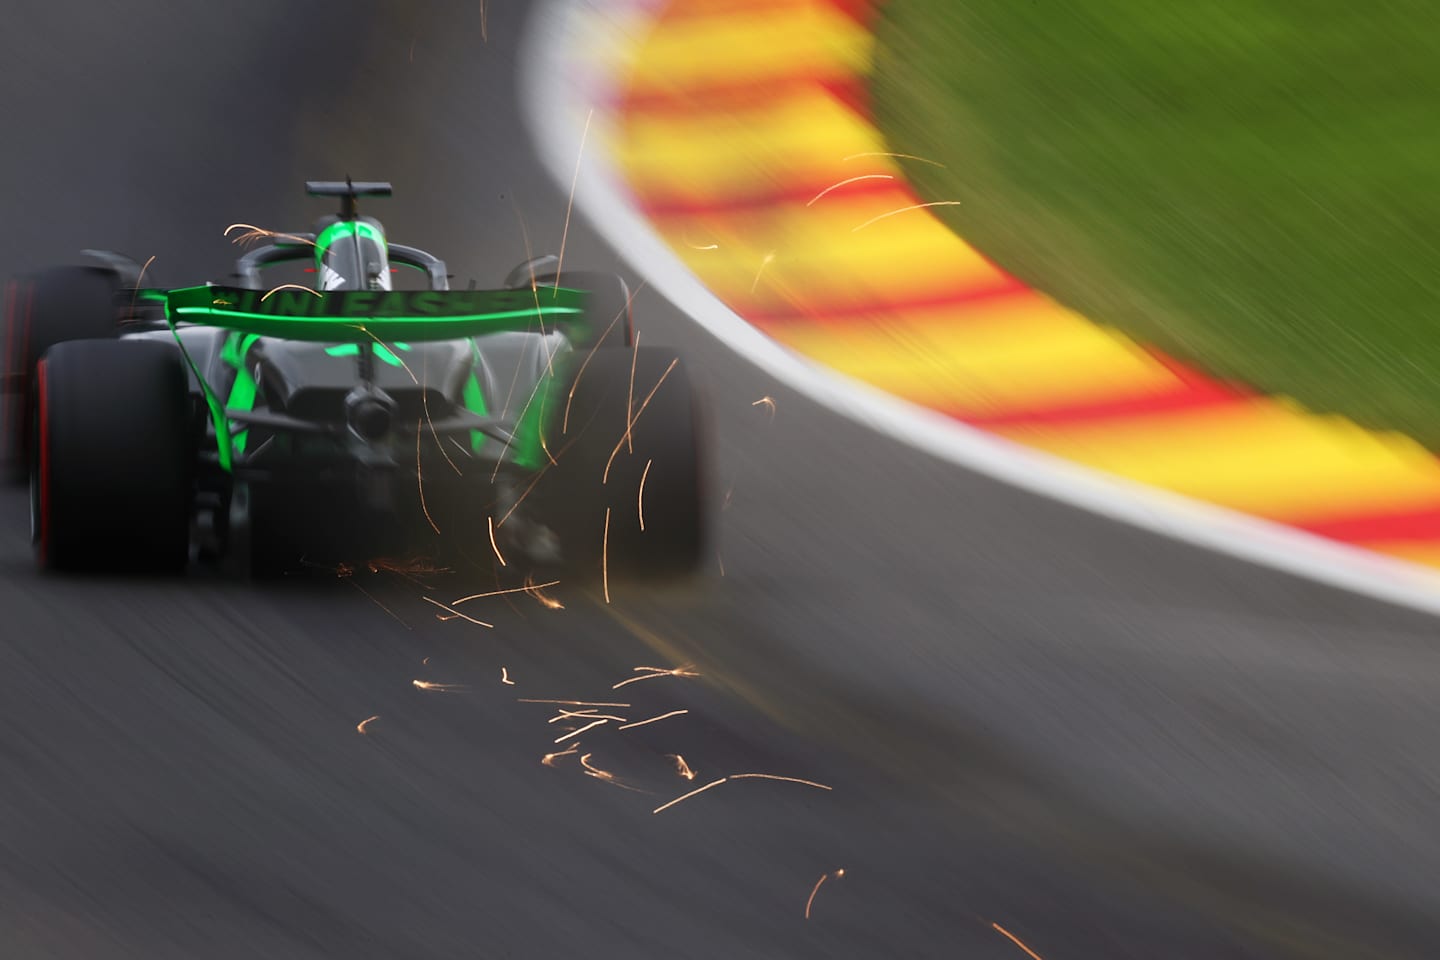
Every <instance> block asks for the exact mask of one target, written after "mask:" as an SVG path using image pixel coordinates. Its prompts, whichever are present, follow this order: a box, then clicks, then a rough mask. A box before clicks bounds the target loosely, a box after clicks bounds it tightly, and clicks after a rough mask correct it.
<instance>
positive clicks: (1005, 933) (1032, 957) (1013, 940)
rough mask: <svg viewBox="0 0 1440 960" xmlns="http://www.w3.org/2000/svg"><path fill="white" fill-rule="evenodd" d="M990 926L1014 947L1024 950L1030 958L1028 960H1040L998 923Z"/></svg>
mask: <svg viewBox="0 0 1440 960" xmlns="http://www.w3.org/2000/svg"><path fill="white" fill-rule="evenodd" d="M990 926H992V927H994V928H995V929H996V930H997V931H999V933H1000V934H1001V935H1002V936H1004V937H1006V938H1007V939H1008V940H1009V941H1010V942H1011V943H1013V944H1015V946H1017V947H1019V948H1020V949H1021V950H1024V951H1025V952H1026V953H1027V954H1028V955H1029V956H1030V960H1041V958H1040V954H1038V953H1036V952H1035V951H1034V950H1031V949H1030V948H1029V947H1027V946H1025V944H1024V943H1023V942H1022V941H1021V940H1020V938H1019V937H1017V936H1015V934H1013V933H1011V932H1010V931H1009V930H1006V929H1005V928H1004V927H1002V926H1000V924H998V923H993V922H992V923H991V924H990Z"/></svg>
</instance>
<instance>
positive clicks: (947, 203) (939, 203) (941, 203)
mask: <svg viewBox="0 0 1440 960" xmlns="http://www.w3.org/2000/svg"><path fill="white" fill-rule="evenodd" d="M958 206H960V201H959V200H931V201H930V202H929V203H912V204H910V206H908V207H901V208H899V209H898V210H891V211H889V212H888V213H882V214H880V215H879V216H878V217H871V218H870V219H869V220H866V221H865V222H864V223H862V224H860V226H858V227H851V228H850V232H851V233H855V232H857V231H859V230H864V229H865V228H866V227H868V226H870V224H872V223H878V222H879V221H881V220H884V219H885V218H886V217H893V216H895V214H897V213H905V212H906V211H908V210H924V209H926V208H927V207H958Z"/></svg>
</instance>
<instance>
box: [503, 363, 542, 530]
mask: <svg viewBox="0 0 1440 960" xmlns="http://www.w3.org/2000/svg"><path fill="white" fill-rule="evenodd" d="M546 360H547V362H548V360H549V354H548V353H547V354H546ZM515 373H516V376H517V377H518V376H519V373H520V368H519V366H518V365H517V366H516V368H515ZM549 382H550V381H549V378H546V377H540V378H538V379H537V380H536V381H535V388H534V389H533V390H531V391H530V396H529V397H527V398H526V400H525V405H524V406H523V407H521V408H520V414H519V415H518V416H517V417H516V418H515V422H516V423H523V422H524V421H525V414H526V413H527V412H529V410H530V404H532V403H534V402H535V398H536V397H538V396H540V395H541V391H542V390H543V389H544V388H545V387H546V385H547V384H548V383H549ZM510 386H511V388H512V389H513V388H514V386H515V381H514V380H511V381H510ZM505 409H506V410H507V411H508V410H509V409H510V398H509V397H508V396H507V397H506V398H505ZM539 419H540V420H541V421H542V422H543V421H544V419H545V401H544V400H541V401H540V418H539ZM514 440H515V434H514V433H509V434H507V435H506V437H505V445H504V446H503V447H501V448H500V456H499V457H498V458H496V460H495V469H494V470H492V471H490V479H491V481H492V482H493V481H494V479H495V478H496V477H498V476H499V475H500V467H501V466H502V465H503V464H504V462H505V454H506V453H508V452H509V451H510V444H511V443H512V442H513V441H514ZM526 493H529V490H528V488H527V490H526ZM522 499H523V498H522ZM517 505H518V501H517ZM511 509H512V510H513V509H514V507H512V508H511ZM509 515H510V514H508V513H507V514H506V516H507V517H508V516H509Z"/></svg>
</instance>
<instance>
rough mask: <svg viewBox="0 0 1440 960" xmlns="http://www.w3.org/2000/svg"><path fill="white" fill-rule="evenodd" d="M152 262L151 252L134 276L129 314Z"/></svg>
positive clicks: (132, 311)
mask: <svg viewBox="0 0 1440 960" xmlns="http://www.w3.org/2000/svg"><path fill="white" fill-rule="evenodd" d="M154 262H155V254H153V253H152V254H150V259H149V260H146V261H145V265H144V266H142V267H141V268H140V272H139V273H138V274H137V275H136V277H135V290H134V291H133V292H132V293H131V295H130V313H131V314H134V313H135V301H137V300H139V299H140V287H141V286H142V285H143V283H144V280H145V271H147V270H149V269H150V264H152V263H154ZM212 305H213V304H212ZM227 306H228V302H227Z"/></svg>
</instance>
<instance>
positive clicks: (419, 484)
mask: <svg viewBox="0 0 1440 960" xmlns="http://www.w3.org/2000/svg"><path fill="white" fill-rule="evenodd" d="M423 437H424V434H422V433H421V432H420V421H419V420H416V421H415V489H416V490H418V491H419V493H420V512H421V513H423V514H425V522H426V523H428V524H430V529H431V530H434V531H435V535H436V536H439V535H440V528H439V527H437V526H435V520H434V518H433V517H431V516H430V508H429V507H428V506H426V505H425V473H424V471H423V470H421V469H420V441H421V439H422V438H423Z"/></svg>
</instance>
